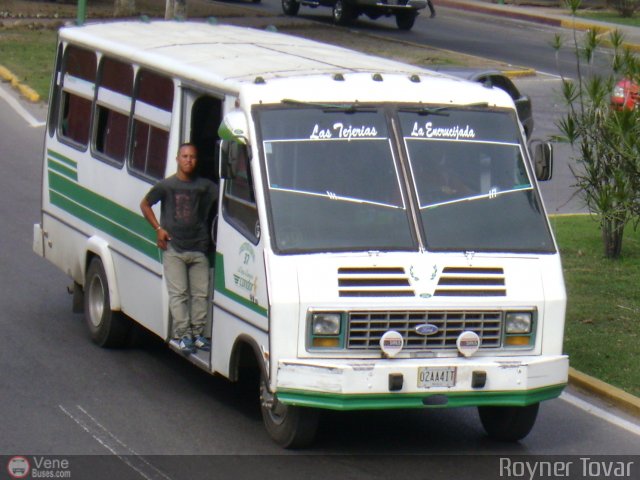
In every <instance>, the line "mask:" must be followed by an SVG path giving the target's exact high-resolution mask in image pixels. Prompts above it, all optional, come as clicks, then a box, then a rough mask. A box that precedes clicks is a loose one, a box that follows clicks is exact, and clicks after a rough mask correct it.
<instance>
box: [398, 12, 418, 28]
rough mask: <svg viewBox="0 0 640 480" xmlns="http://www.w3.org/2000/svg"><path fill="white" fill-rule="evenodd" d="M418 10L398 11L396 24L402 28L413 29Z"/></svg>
mask: <svg viewBox="0 0 640 480" xmlns="http://www.w3.org/2000/svg"><path fill="white" fill-rule="evenodd" d="M417 16H418V13H417V12H414V11H408V12H398V13H396V25H397V26H398V28H399V29H400V30H411V29H412V28H413V24H414V23H415V22H416V17H417Z"/></svg>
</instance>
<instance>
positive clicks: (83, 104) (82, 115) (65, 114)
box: [60, 92, 91, 147]
mask: <svg viewBox="0 0 640 480" xmlns="http://www.w3.org/2000/svg"><path fill="white" fill-rule="evenodd" d="M63 102H64V107H63V110H62V122H61V129H60V130H61V134H62V136H63V137H66V138H68V139H69V140H72V141H73V142H75V143H77V144H79V145H82V146H85V147H86V146H87V145H88V143H89V119H90V118H91V100H87V99H86V98H82V97H79V96H77V95H72V94H69V93H66V92H65V93H64V95H63Z"/></svg>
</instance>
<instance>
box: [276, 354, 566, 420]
mask: <svg viewBox="0 0 640 480" xmlns="http://www.w3.org/2000/svg"><path fill="white" fill-rule="evenodd" d="M424 366H430V367H438V366H439V367H450V366H455V367H457V374H456V384H455V386H453V387H432V388H420V387H418V368H420V367H424ZM474 372H484V373H485V374H486V383H485V384H484V386H483V387H482V388H473V387H472V386H471V380H472V377H473V373H474ZM391 374H393V375H394V376H397V375H398V374H401V375H402V377H403V384H402V388H401V389H400V390H397V391H390V390H389V376H390V375H391ZM568 374H569V359H568V357H567V356H565V355H557V356H544V357H540V356H531V357H502V358H499V359H496V358H495V357H493V358H481V357H479V358H471V359H460V358H441V359H428V361H427V360H426V359H411V360H384V359H381V360H372V361H346V360H336V361H329V360H327V361H322V362H319V361H316V362H312V361H300V360H282V361H280V362H279V364H278V375H277V380H276V386H275V387H276V388H275V389H276V394H277V396H278V400H279V401H280V402H282V403H285V404H288V405H296V406H304V407H314V408H325V409H332V410H371V409H397V408H425V407H441V408H442V407H468V406H489V405H494V406H526V405H530V404H533V403H537V402H540V401H543V400H549V399H551V398H556V397H558V396H559V395H560V393H561V392H562V390H563V388H564V387H565V386H566V384H567V380H568Z"/></svg>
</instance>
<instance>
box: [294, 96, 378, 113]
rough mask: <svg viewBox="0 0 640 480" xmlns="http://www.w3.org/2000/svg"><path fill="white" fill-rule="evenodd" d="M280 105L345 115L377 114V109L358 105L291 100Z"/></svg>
mask: <svg viewBox="0 0 640 480" xmlns="http://www.w3.org/2000/svg"><path fill="white" fill-rule="evenodd" d="M282 103H284V104H289V105H305V106H308V107H316V108H321V109H322V110H323V111H325V112H334V111H340V112H345V113H356V112H377V111H378V109H377V108H374V107H366V106H364V105H359V104H358V103H321V102H303V101H300V100H293V99H291V98H283V99H282Z"/></svg>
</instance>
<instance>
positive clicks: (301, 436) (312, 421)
mask: <svg viewBox="0 0 640 480" xmlns="http://www.w3.org/2000/svg"><path fill="white" fill-rule="evenodd" d="M260 410H261V411H262V420H263V422H264V426H265V428H266V429H267V432H268V433H269V435H270V436H271V438H272V439H273V440H274V441H275V442H276V443H277V444H278V445H280V446H281V447H284V448H304V447H306V446H309V445H310V444H311V443H312V442H313V440H314V438H315V436H316V431H317V430H318V420H319V413H318V411H317V410H315V409H312V408H304V407H293V406H291V405H284V404H282V403H280V402H278V398H277V397H276V396H275V395H274V394H273V393H271V392H270V391H269V386H268V385H267V381H266V378H265V376H264V374H261V375H260Z"/></svg>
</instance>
